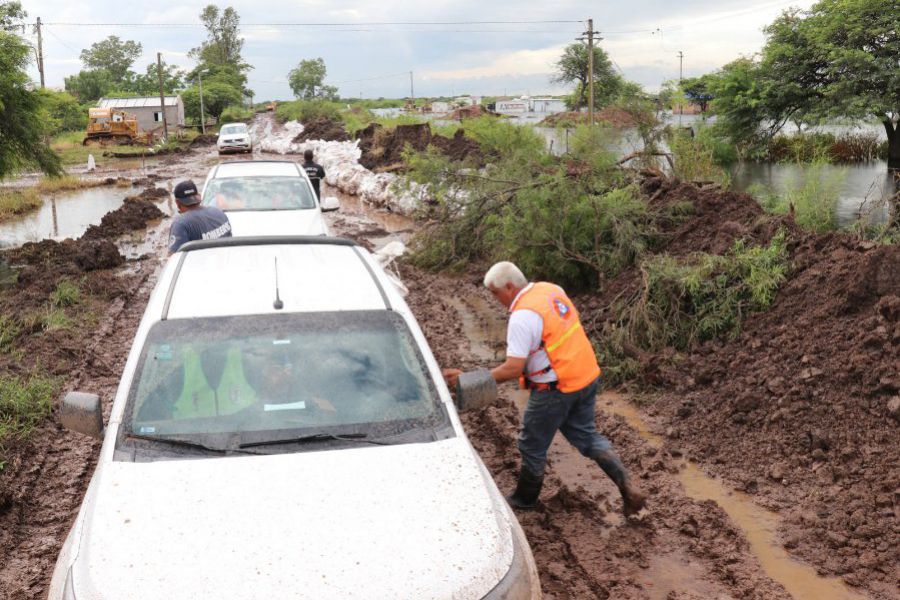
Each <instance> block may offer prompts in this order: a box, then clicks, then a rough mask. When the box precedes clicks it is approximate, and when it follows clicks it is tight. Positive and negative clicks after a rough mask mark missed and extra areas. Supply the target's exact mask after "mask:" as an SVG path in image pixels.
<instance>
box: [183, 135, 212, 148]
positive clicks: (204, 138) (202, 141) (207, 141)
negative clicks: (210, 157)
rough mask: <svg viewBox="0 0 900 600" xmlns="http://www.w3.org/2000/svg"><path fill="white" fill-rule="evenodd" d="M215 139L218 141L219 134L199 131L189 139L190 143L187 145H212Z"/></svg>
mask: <svg viewBox="0 0 900 600" xmlns="http://www.w3.org/2000/svg"><path fill="white" fill-rule="evenodd" d="M217 141H219V136H217V135H215V134H213V133H201V134H200V135H198V136H197V137H195V138H194V139H192V140H191V144H190V146H189V147H190V148H196V147H197V146H212V145H213V144H215V143H216V142H217Z"/></svg>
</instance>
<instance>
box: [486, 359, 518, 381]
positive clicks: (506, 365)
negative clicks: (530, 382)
mask: <svg viewBox="0 0 900 600" xmlns="http://www.w3.org/2000/svg"><path fill="white" fill-rule="evenodd" d="M525 361H526V359H524V358H520V357H518V356H507V357H506V360H505V361H504V362H503V364H502V365H500V366H497V367H494V368H493V369H491V375H493V377H494V381H496V382H497V383H503V382H504V381H509V380H510V379H518V378H519V375H521V374H522V372H523V371H525Z"/></svg>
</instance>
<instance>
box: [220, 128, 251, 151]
mask: <svg viewBox="0 0 900 600" xmlns="http://www.w3.org/2000/svg"><path fill="white" fill-rule="evenodd" d="M216 148H217V149H218V150H219V154H225V153H226V152H247V153H248V154H249V153H250V152H253V141H252V140H251V139H250V131H249V130H248V129H247V125H246V123H225V124H224V125H222V126H221V127H220V128H219V137H218V139H217V140H216Z"/></svg>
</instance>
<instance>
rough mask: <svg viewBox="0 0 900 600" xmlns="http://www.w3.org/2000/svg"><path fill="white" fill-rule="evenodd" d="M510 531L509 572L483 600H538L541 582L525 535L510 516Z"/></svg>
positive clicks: (514, 518)
mask: <svg viewBox="0 0 900 600" xmlns="http://www.w3.org/2000/svg"><path fill="white" fill-rule="evenodd" d="M511 521H512V522H511V523H510V529H511V530H512V540H513V559H512V565H510V567H509V571H508V572H507V573H506V575H505V576H504V577H503V579H501V580H500V583H498V584H497V587H495V588H494V589H492V590H491V591H490V593H488V595H487V596H485V597H484V599H483V600H540V598H541V582H540V580H539V579H538V574H537V571H536V570H535V568H534V563H533V562H532V559H531V551H530V550H529V548H528V542H527V541H526V540H525V534H524V533H523V532H522V528H521V527H520V526H519V522H518V521H516V517H515V515H512V516H511Z"/></svg>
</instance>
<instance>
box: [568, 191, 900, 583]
mask: <svg viewBox="0 0 900 600" xmlns="http://www.w3.org/2000/svg"><path fill="white" fill-rule="evenodd" d="M643 189H644V191H645V192H646V193H647V194H648V196H649V197H650V204H651V206H656V207H664V206H671V205H673V204H675V203H686V202H689V203H690V204H691V205H692V206H693V214H691V215H690V216H689V217H687V218H686V219H685V220H683V221H680V222H673V223H670V224H668V225H666V226H664V232H663V233H664V239H665V242H664V244H663V245H662V247H661V248H658V249H657V250H656V252H660V253H662V252H665V253H668V254H670V255H674V256H678V255H685V254H687V253H689V252H693V251H703V252H710V253H716V254H721V253H724V252H725V251H726V250H728V249H729V248H730V247H731V246H732V244H733V243H734V241H735V240H737V239H743V240H747V241H748V243H753V244H765V243H767V242H768V241H769V240H770V239H771V237H772V236H773V235H774V233H775V232H777V231H778V230H779V229H784V230H785V231H786V232H787V234H788V245H787V246H788V252H789V261H790V265H791V272H790V273H789V275H788V279H787V281H786V283H784V284H783V285H782V288H781V289H780V290H779V292H778V294H777V296H776V299H775V301H774V303H773V305H772V306H771V307H770V308H769V309H768V310H767V311H764V312H759V313H753V314H750V315H747V316H746V317H745V319H744V322H743V325H742V331H741V333H740V335H739V336H738V337H737V339H735V340H733V341H730V342H729V341H726V342H723V341H710V342H707V343H704V344H702V345H700V346H698V347H696V348H694V349H692V350H691V351H688V352H686V353H684V354H679V353H677V352H675V351H674V350H673V349H666V350H664V351H662V352H660V353H657V354H655V355H651V354H646V353H642V354H641V356H639V360H640V361H641V363H642V366H643V367H644V373H643V378H644V379H643V383H644V384H651V385H652V386H653V387H655V388H656V389H657V390H663V391H662V393H660V394H657V395H655V396H653V399H652V400H651V401H650V406H651V408H650V411H651V414H656V415H658V416H660V417H662V418H663V419H664V420H665V422H666V423H667V424H668V427H667V431H666V434H667V438H668V441H667V444H668V447H669V448H670V449H674V450H676V451H677V452H679V453H681V452H685V453H686V454H687V455H688V456H690V457H691V458H692V459H694V460H696V461H698V462H701V463H703V464H704V465H707V466H710V467H711V468H712V470H713V471H714V472H715V474H717V475H721V476H724V477H725V478H726V479H727V480H728V481H729V482H730V483H732V485H734V486H735V487H736V488H738V489H741V490H743V491H746V492H748V493H752V494H756V495H757V500H758V501H759V502H760V503H762V504H763V505H767V506H770V507H773V508H776V509H779V511H780V512H781V514H782V515H783V516H784V517H785V518H786V520H785V523H786V524H785V526H784V530H783V532H782V533H783V537H784V544H785V547H786V548H788V549H789V550H790V551H791V552H794V553H796V554H798V555H800V556H801V557H803V558H804V559H806V560H809V561H810V562H812V563H813V564H815V565H816V566H817V568H818V569H820V570H821V571H822V572H824V573H828V574H833V575H840V576H843V578H844V579H845V580H846V581H847V582H848V583H851V584H853V585H857V586H863V587H866V588H868V589H869V590H872V591H875V592H876V593H879V592H883V591H884V590H886V589H888V588H889V586H890V583H891V582H892V581H893V582H896V579H895V577H896V571H895V569H896V564H897V559H898V556H900V539H898V537H897V536H896V531H895V527H896V514H897V513H896V511H897V510H900V496H898V492H897V490H900V444H898V443H897V439H900V427H898V419H900V247H898V246H897V245H891V246H876V245H875V244H873V243H871V242H865V241H859V240H858V239H857V238H855V237H853V236H851V235H849V234H845V233H831V234H825V235H820V234H813V233H809V232H805V231H802V230H800V229H799V228H798V227H797V226H796V224H795V223H794V221H793V219H792V218H791V217H790V216H784V217H771V216H768V215H765V214H764V213H763V211H762V210H761V209H760V208H759V206H758V205H757V204H756V202H755V201H754V200H753V199H752V198H751V197H750V196H747V195H745V194H737V193H731V192H722V191H720V190H716V189H701V188H699V187H697V186H696V185H693V184H686V183H678V182H673V181H668V180H665V179H654V180H649V181H646V182H645V183H644V185H643ZM640 285H641V273H640V272H639V270H638V269H637V268H632V269H629V270H626V271H624V272H622V273H620V274H619V276H617V277H616V278H614V279H613V280H611V281H609V282H607V283H606V285H605V286H603V289H602V290H601V292H600V293H599V294H597V295H594V296H593V297H583V298H581V299H579V303H580V304H581V305H582V306H584V309H583V312H584V313H585V321H586V322H588V323H594V324H595V326H594V327H593V330H594V335H595V337H596V339H597V341H598V342H600V343H602V337H600V334H599V333H597V332H598V331H600V330H601V329H602V324H603V323H604V322H605V323H612V320H613V319H614V315H613V313H612V311H611V309H610V305H611V304H612V303H613V302H614V301H615V300H616V299H617V298H622V297H627V296H628V295H630V294H631V293H633V292H635V291H636V290H638V289H639V286H640ZM598 324H599V325H598ZM823 545H824V547H827V551H825V548H824V547H823ZM879 597H881V596H879ZM885 597H896V596H891V595H890V594H888V595H887V596H885Z"/></svg>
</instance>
